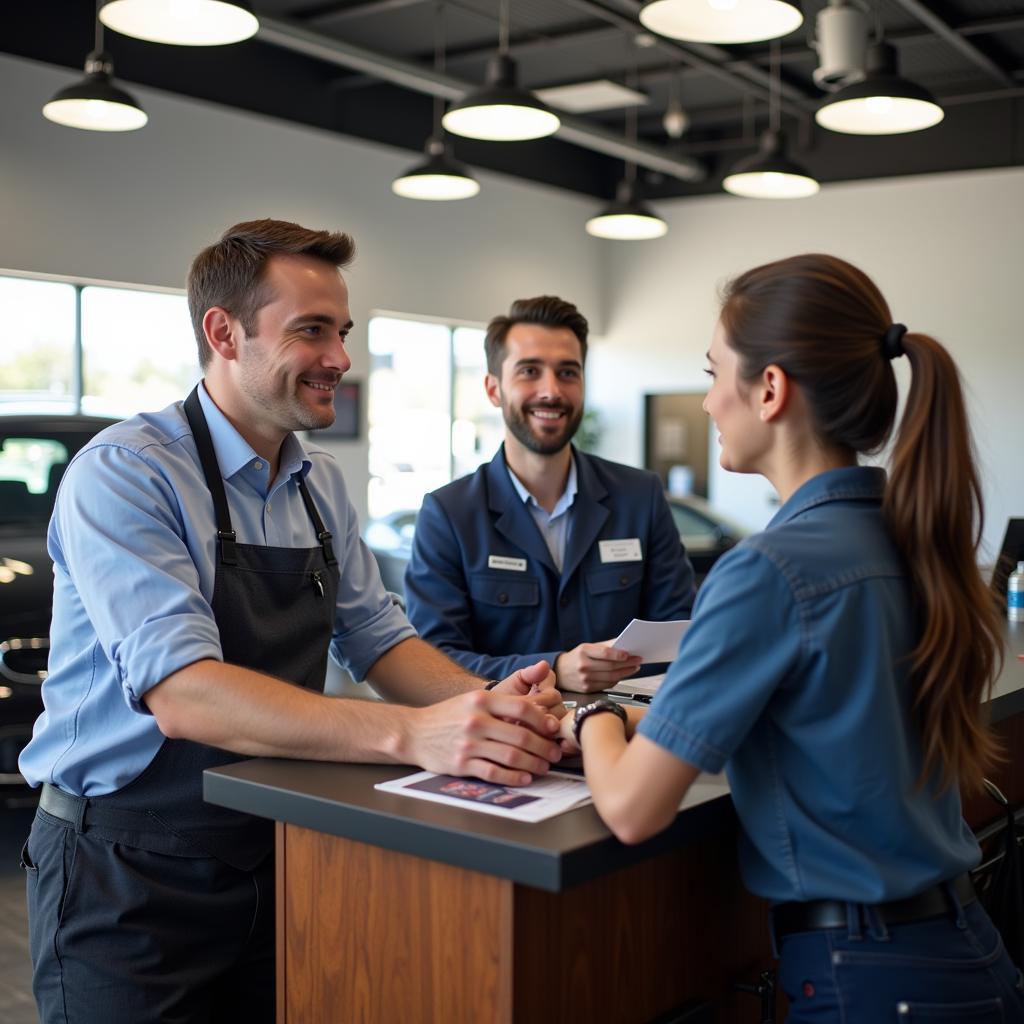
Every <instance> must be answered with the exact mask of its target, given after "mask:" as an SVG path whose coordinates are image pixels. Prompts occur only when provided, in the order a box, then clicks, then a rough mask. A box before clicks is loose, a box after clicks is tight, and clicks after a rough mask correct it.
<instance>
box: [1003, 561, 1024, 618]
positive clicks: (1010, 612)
mask: <svg viewBox="0 0 1024 1024" xmlns="http://www.w3.org/2000/svg"><path fill="white" fill-rule="evenodd" d="M1006 617H1007V618H1008V619H1009V620H1010V621H1011V622H1024V562H1018V563H1017V568H1016V569H1014V571H1013V572H1011V573H1010V578H1009V579H1008V580H1007V581H1006Z"/></svg>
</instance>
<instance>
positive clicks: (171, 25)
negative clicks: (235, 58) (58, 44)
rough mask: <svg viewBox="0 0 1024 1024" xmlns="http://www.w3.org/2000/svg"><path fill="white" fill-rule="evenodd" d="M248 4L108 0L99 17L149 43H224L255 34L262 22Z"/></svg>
mask: <svg viewBox="0 0 1024 1024" xmlns="http://www.w3.org/2000/svg"><path fill="white" fill-rule="evenodd" d="M248 6H249V5H248V4H247V3H243V2H239V0H235V2H231V3H229V2H227V0H107V2H106V3H104V5H103V7H102V8H101V10H100V20H101V21H102V22H103V24H104V25H106V26H107V28H112V29H113V30H114V31H115V32H120V33H121V34H122V35H125V36H132V37H133V38H134V39H145V40H146V41H147V42H150V43H170V44H172V45H175V46H221V45H224V44H225V43H240V42H241V41H242V40H243V39H249V38H250V37H251V36H254V35H255V34H256V30H257V29H258V28H259V27H260V23H259V21H257V19H256V16H255V15H254V14H253V13H252V12H251V11H250V10H248Z"/></svg>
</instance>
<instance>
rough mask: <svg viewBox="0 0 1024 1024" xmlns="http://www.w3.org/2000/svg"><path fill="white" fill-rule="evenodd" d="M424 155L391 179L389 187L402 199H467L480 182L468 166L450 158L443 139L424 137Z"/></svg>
mask: <svg viewBox="0 0 1024 1024" xmlns="http://www.w3.org/2000/svg"><path fill="white" fill-rule="evenodd" d="M426 153H427V159H426V160H424V161H423V162H422V163H420V164H417V165H416V166H415V167H412V168H410V169H409V170H408V171H406V172H405V174H403V175H402V176H401V177H400V178H395V180H394V181H393V182H392V183H391V191H392V192H394V193H395V195H396V196H402V197H403V198H404V199H427V200H432V201H435V202H436V201H443V200H446V199H469V198H471V197H472V196H475V195H476V194H477V193H478V192H479V191H480V183H479V182H478V181H477V180H476V178H474V177H473V175H472V174H470V173H469V169H468V168H467V167H465V166H463V165H462V164H460V163H458V162H457V161H455V160H453V159H452V158H451V157H450V156H449V155H448V152H447V147H446V146H445V144H444V142H443V140H441V139H438V138H434V137H433V136H431V137H430V138H429V139H427V145H426Z"/></svg>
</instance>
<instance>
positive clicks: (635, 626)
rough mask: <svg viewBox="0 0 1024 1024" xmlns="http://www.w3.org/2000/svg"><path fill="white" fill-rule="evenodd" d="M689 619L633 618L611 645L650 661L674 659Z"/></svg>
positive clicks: (646, 661)
mask: <svg viewBox="0 0 1024 1024" xmlns="http://www.w3.org/2000/svg"><path fill="white" fill-rule="evenodd" d="M689 625H690V620H689V619H673V620H672V621H671V622H648V621H647V620H646V619H634V620H633V621H632V622H631V623H630V624H629V625H628V626H627V627H626V628H625V629H624V630H623V631H622V632H621V633H620V634H619V635H618V636H617V637H616V638H615V639H614V640H613V641H612V647H620V648H621V649H622V650H624V651H629V653H630V654H637V655H639V656H640V657H641V658H643V659H644V664H647V663H648V662H651V661H674V660H675V656H676V654H677V653H678V652H679V641H680V640H682V638H683V634H684V633H685V632H686V630H687V629H688V628H689Z"/></svg>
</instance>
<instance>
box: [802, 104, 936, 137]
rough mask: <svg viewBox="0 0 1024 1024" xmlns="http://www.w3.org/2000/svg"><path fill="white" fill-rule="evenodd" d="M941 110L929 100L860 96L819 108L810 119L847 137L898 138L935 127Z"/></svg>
mask: <svg viewBox="0 0 1024 1024" xmlns="http://www.w3.org/2000/svg"><path fill="white" fill-rule="evenodd" d="M945 116H946V115H945V111H943V109H942V107H940V106H939V105H938V104H937V103H933V102H931V101H930V100H924V99H914V98H911V97H909V96H861V97H857V98H853V99H847V100H842V99H841V100H837V101H836V102H834V103H829V104H828V105H827V106H824V107H821V108H820V109H819V110H818V111H817V112H816V113H815V115H814V120H815V121H817V122H818V124H820V125H821V127H822V128H828V129H829V130H830V131H833V132H845V133H846V134H848V135H899V134H901V133H903V132H919V131H923V130H924V129H925V128H931V127H932V126H933V125H936V124H938V123H939V122H940V121H941V120H942V119H943V117H945Z"/></svg>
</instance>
